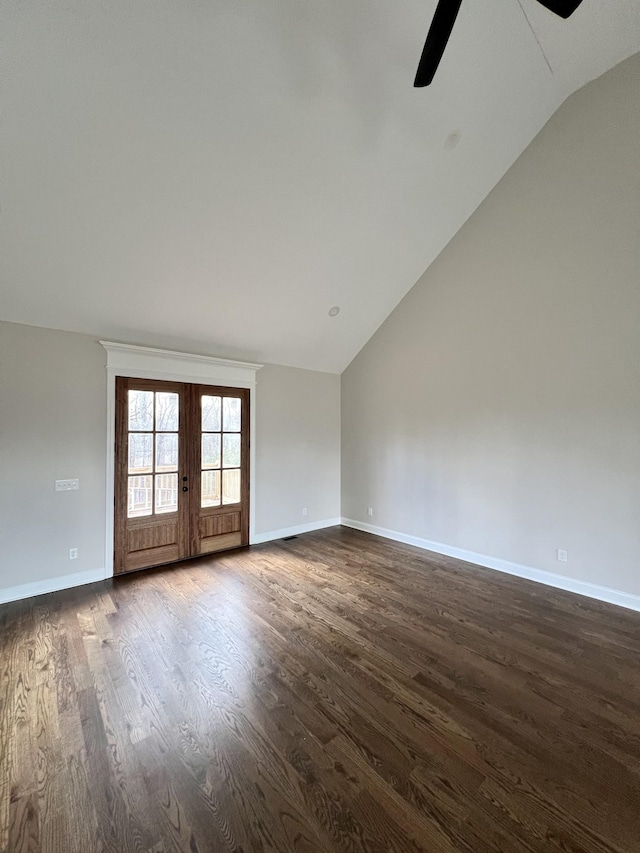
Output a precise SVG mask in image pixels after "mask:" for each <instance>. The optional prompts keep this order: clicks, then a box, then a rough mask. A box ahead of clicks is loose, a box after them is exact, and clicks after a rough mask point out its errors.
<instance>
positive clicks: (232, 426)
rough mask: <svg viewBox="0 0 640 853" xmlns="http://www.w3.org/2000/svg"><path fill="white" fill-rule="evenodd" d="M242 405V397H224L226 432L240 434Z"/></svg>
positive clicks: (224, 425) (223, 407) (223, 408)
mask: <svg viewBox="0 0 640 853" xmlns="http://www.w3.org/2000/svg"><path fill="white" fill-rule="evenodd" d="M241 403H242V400H241V399H240V397H223V400H222V410H223V415H224V424H223V427H224V431H225V432H240V411H241Z"/></svg>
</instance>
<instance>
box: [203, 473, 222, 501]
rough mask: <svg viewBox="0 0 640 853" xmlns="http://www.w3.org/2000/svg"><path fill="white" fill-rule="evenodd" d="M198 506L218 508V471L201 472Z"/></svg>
mask: <svg viewBox="0 0 640 853" xmlns="http://www.w3.org/2000/svg"><path fill="white" fill-rule="evenodd" d="M200 506H220V471H203V472H202V494H201V496H200Z"/></svg>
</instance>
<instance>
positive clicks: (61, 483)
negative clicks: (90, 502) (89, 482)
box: [56, 480, 80, 492]
mask: <svg viewBox="0 0 640 853" xmlns="http://www.w3.org/2000/svg"><path fill="white" fill-rule="evenodd" d="M79 488H80V480H56V492H76V491H77V490H78V489H79Z"/></svg>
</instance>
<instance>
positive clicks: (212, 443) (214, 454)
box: [202, 432, 220, 468]
mask: <svg viewBox="0 0 640 853" xmlns="http://www.w3.org/2000/svg"><path fill="white" fill-rule="evenodd" d="M202 467H203V468H219V467H220V433H219V432H218V433H206V432H203V433H202Z"/></svg>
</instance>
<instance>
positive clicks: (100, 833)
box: [0, 528, 640, 853]
mask: <svg viewBox="0 0 640 853" xmlns="http://www.w3.org/2000/svg"><path fill="white" fill-rule="evenodd" d="M0 631H1V635H0V652H1V667H0V679H1V680H0V750H1V752H0V850H2V851H11V853H19V852H20V853H22V851H33V853H36V851H55V853H94V851H95V853H98V851H112V853H124V852H125V851H146V853H152V851H153V853H163V851H164V853H170V851H189V853H196V851H200V853H204V851H215V853H226V851H234V853H267V851H273V852H274V853H287V851H297V853H312V851H314V853H334V851H335V853H337V851H341V853H342V851H345V853H347V851H349V853H352V851H353V853H356V851H360V853H364V851H366V853H383V852H384V853H387V852H388V851H397V853H411V851H426V853H441V851H442V853H446V851H465V853H482V851H499V853H512V852H513V853H524V851H551V853H553V851H573V852H574V853H578V851H580V853H605V851H618V853H620V851H626V853H638V851H640V657H639V652H640V614H634V613H631V612H629V611H625V610H622V609H618V608H615V607H612V606H608V605H604V604H599V603H597V602H591V601H589V600H588V599H584V598H580V597H577V596H572V595H570V594H568V593H561V592H556V591H554V590H551V589H548V588H545V587H542V586H539V585H536V584H532V583H528V582H526V581H521V580H518V579H516V578H511V577H508V576H505V575H500V574H498V573H495V572H492V571H489V570H487V569H479V568H475V567H473V566H470V565H468V564H464V563H460V562H458V561H456V560H453V559H448V558H445V557H439V556H436V555H430V554H427V553H425V552H423V551H418V550H416V549H413V548H410V547H408V546H404V545H397V544H395V543H391V542H387V541H385V540H381V539H378V538H376V537H373V536H369V535H367V534H364V533H358V532H355V531H352V530H347V529H346V528H333V529H332V530H329V531H322V532H318V533H314V534H307V535H305V536H301V537H299V538H297V539H293V540H290V541H281V542H278V543H269V544H266V545H262V546H258V547H253V548H251V549H247V550H242V551H237V552H233V553H227V554H223V555H218V556H216V557H209V558H200V559H198V560H192V561H190V562H188V563H185V564H182V565H181V566H180V567H177V566H176V567H170V568H165V569H159V570H155V571H152V572H147V573H139V574H136V575H129V576H126V577H121V578H118V579H117V580H115V581H113V582H111V581H109V582H104V583H102V584H94V585H92V586H90V587H83V588H79V589H75V590H69V591H66V592H62V593H56V594H54V595H48V596H43V597H41V598H37V599H30V600H28V601H23V602H18V603H15V604H11V605H6V606H4V607H2V608H0Z"/></svg>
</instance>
